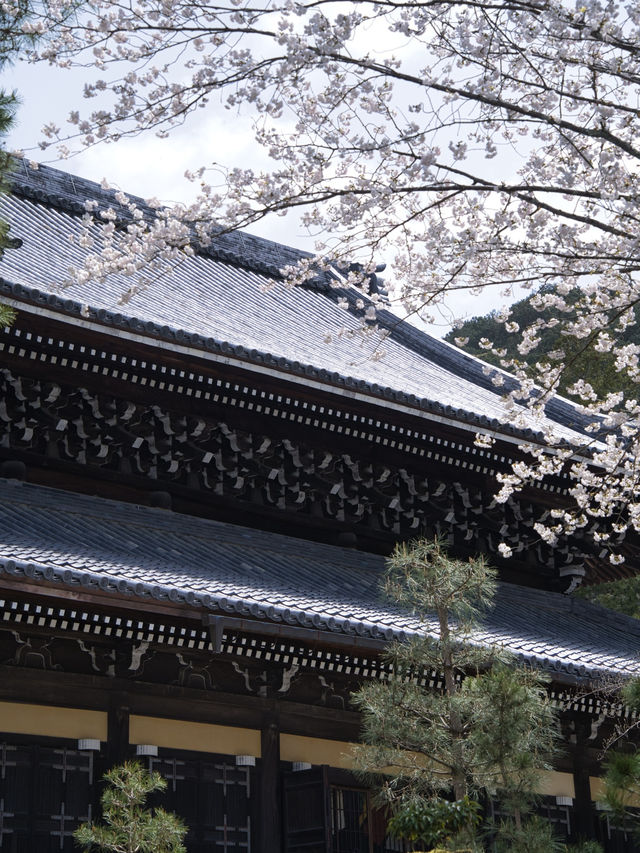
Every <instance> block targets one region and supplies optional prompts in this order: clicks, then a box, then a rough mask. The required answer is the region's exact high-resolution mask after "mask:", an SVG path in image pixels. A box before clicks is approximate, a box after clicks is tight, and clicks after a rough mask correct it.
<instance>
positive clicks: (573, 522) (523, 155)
mask: <svg viewBox="0 0 640 853" xmlns="http://www.w3.org/2000/svg"><path fill="white" fill-rule="evenodd" d="M39 8H40V12H41V15H40V17H39V19H37V20H30V21H29V23H28V27H29V30H30V31H32V32H38V31H39V32H46V33H48V34H49V37H48V38H47V40H46V41H44V42H43V43H41V44H40V45H39V47H38V51H37V52H36V53H34V59H36V60H41V61H48V62H51V63H54V64H57V65H61V66H73V65H84V66H86V68H87V69H90V68H93V69H95V73H94V74H93V75H92V76H91V77H90V78H89V77H88V82H87V84H86V87H85V95H86V97H87V98H88V99H89V108H88V109H87V110H86V111H83V110H81V109H80V108H78V110H77V111H74V112H72V113H71V115H70V116H69V121H70V125H69V128H68V129H66V130H63V129H60V128H58V127H56V126H54V125H49V126H48V127H47V128H46V133H47V136H48V139H47V141H45V143H44V144H45V145H46V144H51V145H58V146H61V147H62V150H63V152H64V151H66V150H68V149H70V148H71V147H72V146H73V145H74V144H83V145H94V144H96V143H97V142H99V141H116V140H118V139H120V138H122V137H123V136H127V135H129V136H131V135H136V134H139V133H142V132H153V133H157V134H160V135H166V134H170V133H171V131H172V129H173V128H175V127H176V126H178V125H182V124H183V123H185V122H189V121H193V120H195V118H196V116H197V115H198V113H199V111H200V110H202V109H205V110H210V109H220V110H221V120H220V121H221V124H220V127H221V132H224V121H225V119H224V115H225V114H224V110H227V111H229V112H228V113H227V116H228V117H229V119H231V118H232V117H233V115H234V114H235V113H236V112H237V111H247V110H248V111H250V113H251V114H252V115H253V116H254V117H255V125H254V126H255V136H256V142H257V144H259V145H261V146H262V147H263V148H264V149H265V150H266V151H267V152H268V154H269V156H270V157H271V160H272V162H273V168H272V169H271V171H269V172H268V173H267V172H258V171H256V170H254V169H252V168H247V167H238V168H235V169H232V170H230V171H227V173H226V174H225V175H224V181H221V180H220V168H219V167H216V165H215V164H214V163H205V164H202V168H200V169H196V170H195V171H194V172H193V173H192V174H191V179H192V180H193V181H194V182H195V183H196V184H199V196H198V198H197V200H196V201H195V202H194V203H193V204H190V205H185V206H182V207H179V208H177V209H175V210H173V211H171V212H170V213H169V212H162V214H161V215H159V216H158V218H157V219H155V220H154V221H148V220H146V219H145V217H143V216H142V215H141V214H140V211H135V210H131V211H130V213H131V217H130V225H129V227H128V228H127V229H125V230H124V232H122V233H118V234H116V235H115V236H114V234H113V233H112V234H111V235H107V236H108V238H109V242H108V244H107V245H106V246H103V247H102V248H101V249H100V250H96V252H95V253H94V255H93V256H92V257H91V259H90V261H89V262H88V264H87V266H86V268H85V269H84V270H81V271H79V275H80V276H81V277H82V276H85V277H86V276H92V277H96V276H97V277H100V276H101V275H107V274H109V273H110V272H112V271H114V270H119V271H124V272H129V273H132V274H136V273H137V272H138V271H139V270H140V268H141V266H142V265H148V264H149V263H151V262H153V261H154V259H157V258H158V257H161V258H162V259H163V260H164V261H167V260H169V261H170V260H172V259H175V258H179V256H180V254H181V253H183V252H184V251H187V252H188V251H192V250H193V246H194V245H196V244H197V242H198V241H200V242H206V241H208V240H210V239H211V238H212V237H213V236H215V234H214V229H213V227H212V224H211V223H213V222H215V223H217V225H216V227H217V228H220V229H227V228H235V227H242V226H246V225H248V224H250V223H253V222H256V221H257V220H259V219H261V218H262V217H264V216H267V215H271V214H285V213H286V212H288V211H294V210H295V211H299V212H300V213H301V215H302V221H303V222H304V223H305V225H306V226H308V228H309V229H310V230H311V232H312V233H314V234H317V235H318V240H319V244H318V258H317V259H315V260H314V261H308V262H305V263H303V264H301V265H299V267H297V268H296V269H288V270H286V271H285V273H286V275H287V277H288V279H289V281H290V282H291V283H292V284H295V283H297V282H299V281H301V280H302V278H304V277H306V276H309V275H312V274H314V272H315V271H317V269H318V268H319V267H324V268H330V269H333V270H338V271H339V270H342V274H343V275H344V276H346V277H347V278H349V279H350V280H351V281H352V282H353V283H356V284H360V285H362V286H366V281H367V277H368V275H369V274H370V273H371V271H372V270H373V269H374V265H375V264H376V263H377V262H378V261H380V260H381V259H382V260H385V261H386V262H388V265H389V268H390V272H389V273H388V281H389V283H390V287H391V289H392V297H393V298H394V299H396V300H398V301H399V303H401V304H402V306H403V307H404V310H405V311H406V312H408V313H410V314H418V315H420V316H423V317H428V316H429V315H430V314H431V313H432V311H433V310H434V307H436V306H437V305H438V304H439V303H440V302H441V301H442V300H443V299H444V298H445V297H446V295H447V294H450V293H452V292H455V291H458V290H465V289H466V290H471V291H472V292H473V293H481V292H482V291H483V290H486V289H488V288H490V289H496V290H498V291H500V292H501V293H503V294H504V298H505V300H508V299H509V298H510V297H511V296H513V295H514V292H515V289H516V288H521V287H524V288H532V289H536V290H537V289H538V288H539V287H540V286H541V285H546V286H545V287H544V288H543V289H542V291H541V292H540V294H539V295H538V296H536V297H535V298H534V300H533V302H534V305H536V306H537V307H538V308H539V309H540V310H541V312H542V311H543V310H546V311H547V314H546V315H545V316H547V317H548V316H549V311H548V309H549V308H552V309H553V311H552V312H551V319H547V320H545V319H543V318H542V316H541V317H539V318H537V319H536V320H535V321H534V322H533V323H532V324H530V325H529V326H528V327H527V328H522V329H521V328H519V327H518V325H517V324H516V323H515V322H514V321H513V320H511V319H510V318H509V314H508V311H506V312H505V313H504V316H503V320H504V322H505V323H506V328H507V330H508V331H510V332H512V333H513V334H514V335H517V336H519V338H520V340H519V352H520V354H522V355H528V354H530V353H532V352H535V351H536V348H537V346H538V343H539V341H540V333H541V331H542V330H543V327H544V325H545V323H553V324H555V325H560V326H561V327H562V333H563V335H566V336H568V337H573V338H575V339H576V340H577V342H578V345H577V346H576V345H575V344H574V345H572V346H571V347H570V351H571V353H572V356H571V357H573V356H574V355H575V353H576V352H580V351H588V350H589V349H591V350H593V351H597V352H601V351H609V350H613V351H615V353H616V364H615V368H616V370H617V371H619V372H620V373H621V374H624V375H625V377H626V379H628V380H629V381H631V382H632V383H633V384H634V385H635V384H637V383H638V381H640V367H639V364H638V354H639V348H638V346H637V345H635V344H624V345H619V346H618V345H617V344H616V341H617V340H618V338H619V336H620V335H621V333H622V332H623V331H624V330H625V329H626V328H627V326H628V325H629V324H630V323H635V322H636V319H635V318H636V314H635V311H634V308H635V305H636V303H637V301H638V299H639V297H640V283H639V278H638V273H639V272H640V246H639V243H640V229H639V227H638V225H639V223H640V190H639V189H638V173H639V166H640V144H639V142H638V140H640V2H639V0H627V2H625V3H620V2H618V0H608V2H607V0H577V2H571V1H570V0H499V2H498V0H359V2H357V3H354V2H350V1H349V2H348V1H347V0H222V2H192V0H119V2H112V0H93V2H92V3H91V4H90V6H88V7H87V8H86V9H85V8H83V7H80V8H76V9H75V10H74V9H73V8H71V7H69V6H68V5H66V4H65V3H64V2H63V0H42V3H41V6H40V7H39ZM87 73H88V75H89V71H87ZM92 104H95V106H92ZM227 120H228V119H227ZM214 148H215V142H214V141H212V149H214ZM125 203H126V202H125ZM88 216H90V214H88ZM104 224H105V227H106V228H107V229H109V228H111V230H112V232H113V231H114V230H117V229H114V227H112V226H113V222H111V223H110V222H106V223H104ZM89 230H90V229H89V225H88V231H89ZM87 240H89V237H87ZM353 260H357V261H358V262H360V264H361V266H360V268H359V271H355V272H354V271H353V269H352V271H351V272H350V273H349V272H346V270H348V269H349V263H350V262H351V261H353ZM336 275H338V273H336ZM576 287H578V288H580V290H579V294H580V295H579V297H576V290H575V288H576ZM379 299H380V295H379V294H377V293H372V294H370V300H371V302H366V303H365V309H364V311H365V313H366V321H367V322H368V321H370V320H371V318H372V316H373V314H374V312H375V309H376V303H377V301H378V300H379ZM459 343H460V345H463V343H464V342H463V341H462V340H460V341H459ZM483 346H486V348H487V350H491V349H492V343H491V341H488V340H487V341H485V342H483ZM568 349H569V348H568ZM497 355H498V356H499V357H503V361H504V365H503V366H504V367H505V368H507V369H508V370H509V371H510V372H512V373H514V374H515V375H516V376H517V377H518V380H519V383H518V384H517V387H513V388H512V387H511V386H510V385H509V384H508V383H507V387H508V388H509V390H508V392H505V393H507V396H509V397H510V400H509V401H508V403H507V404H508V405H511V406H512V410H513V412H514V418H517V417H519V416H521V417H523V418H526V423H527V424H528V425H530V424H531V418H535V417H539V418H540V424H541V425H542V424H543V421H542V414H543V410H544V406H545V403H546V401H547V400H548V397H549V395H550V394H553V393H554V392H555V389H556V387H557V385H558V382H559V380H560V376H561V373H562V371H563V368H564V366H565V362H566V360H567V357H568V356H567V353H566V352H565V351H564V350H563V348H562V347H558V348H557V349H556V350H554V351H551V352H542V353H540V356H539V359H538V360H537V361H536V363H535V366H534V370H533V372H532V370H531V368H530V367H529V366H528V365H527V364H526V362H525V360H524V359H520V360H519V359H517V358H513V357H510V358H505V357H504V356H501V353H500V352H499V351H498V352H497ZM529 360H530V359H529ZM503 381H504V379H503V377H502V375H497V376H496V382H498V383H500V382H503ZM625 384H626V380H625ZM572 394H573V395H574V396H577V397H578V398H579V399H580V400H581V401H582V403H583V405H584V412H583V413H582V415H581V417H582V424H583V427H585V426H586V428H582V431H581V434H580V435H576V438H575V440H574V441H571V440H570V439H569V438H567V437H563V439H562V441H560V440H559V439H558V438H557V436H556V435H554V434H553V431H552V430H548V431H547V434H546V436H545V440H544V441H543V442H541V443H539V444H532V445H531V446H530V447H529V448H528V451H529V453H530V462H529V463H519V464H518V466H516V468H514V470H513V472H512V473H511V474H509V475H506V476H504V477H503V482H502V484H501V486H502V487H501V490H500V492H499V495H498V499H499V500H506V499H507V498H508V496H509V495H510V494H511V493H512V492H513V491H514V490H516V489H519V488H520V487H522V486H523V485H524V484H526V483H531V482H533V483H538V482H540V481H541V480H543V479H545V478H547V477H550V476H555V475H557V474H558V473H560V472H567V471H568V472H570V474H571V475H572V478H573V479H572V483H573V485H572V487H571V489H570V504H568V505H567V507H565V508H564V509H562V510H560V509H559V510H557V512H556V513H555V515H553V516H552V517H550V518H549V519H547V520H546V521H545V522H544V523H540V524H539V525H538V532H539V533H540V535H541V536H542V537H543V538H545V539H547V540H548V541H551V542H553V541H555V539H556V538H557V537H558V536H560V535H565V534H566V533H569V534H571V533H572V532H575V531H576V530H577V529H579V528H584V527H589V526H590V525H591V523H592V522H593V520H594V519H599V518H602V517H606V518H608V519H611V520H612V523H611V524H610V525H609V529H608V532H604V531H602V530H601V531H600V532H599V533H598V534H597V535H598V536H599V537H600V539H601V541H602V545H603V548H610V549H611V559H612V561H614V562H618V561H621V560H622V556H621V555H620V553H618V552H617V550H616V547H615V545H616V542H617V541H618V540H619V539H620V537H621V536H622V535H623V534H624V532H625V530H626V529H627V528H628V526H629V525H630V526H631V527H632V528H634V529H635V530H640V499H639V498H638V495H639V494H640V489H639V485H640V484H639V467H640V466H639V463H640V403H638V400H637V399H636V397H637V396H638V395H635V394H633V393H631V394H624V393H622V392H620V393H609V394H605V395H599V394H598V393H596V391H595V390H594V389H593V388H591V386H590V385H589V384H588V383H587V382H585V381H582V380H579V381H577V382H576V383H575V384H574V386H573V387H572ZM521 409H527V412H526V415H518V412H520V411H521ZM541 428H542V427H541ZM481 440H483V441H485V442H486V441H488V439H487V438H484V439H481ZM614 540H615V541H614ZM504 553H505V555H508V549H506V546H505V550H504Z"/></svg>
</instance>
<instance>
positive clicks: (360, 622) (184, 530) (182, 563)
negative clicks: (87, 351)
mask: <svg viewBox="0 0 640 853" xmlns="http://www.w3.org/2000/svg"><path fill="white" fill-rule="evenodd" d="M383 567H384V561H383V559H382V558H381V557H378V556H374V555H371V554H365V553H362V552H358V551H352V550H348V549H344V548H338V547H333V546H328V545H320V544H317V543H313V542H308V541H304V540H298V539H293V538H291V537H287V536H281V535H277V534H273V533H266V532H262V531H256V530H251V529H248V528H243V527H240V526H237V525H231V524H222V523H219V522H214V521H209V520H205V519H198V518H191V517H189V516H184V515H178V514H174V513H172V512H168V511H166V510H160V509H150V508H144V507H132V505H131V504H121V503H118V502H116V501H108V500H104V499H101V498H95V497H88V496H85V495H77V494H72V493H68V492H61V491H58V490H55V489H49V488H45V487H41V486H34V485H28V484H24V483H18V482H16V481H6V480H0V574H1V573H2V572H5V573H7V574H9V575H19V576H20V575H26V576H28V577H31V578H35V579H38V578H40V579H47V580H49V581H57V582H60V583H65V584H74V585H82V586H85V587H88V588H96V589H104V590H106V591H108V592H111V593H114V594H119V595H123V594H126V595H132V596H140V597H143V598H146V599H157V600H164V601H166V600H171V601H183V602H185V601H186V602H188V603H190V604H192V605H194V606H199V607H202V608H205V609H207V610H210V611H211V612H214V613H215V612H222V613H233V614H238V615H242V616H249V617H251V616H257V617H259V618H266V619H270V620H272V621H273V620H275V621H281V622H285V623H288V624H292V625H296V624H297V625H303V626H307V627H315V628H320V629H323V630H333V631H336V632H338V633H340V632H342V633H346V634H357V635H363V636H373V637H380V636H390V635H392V634H401V633H402V632H403V631H405V632H406V631H409V632H413V631H417V630H425V629H426V630H428V629H429V624H427V625H426V626H425V625H423V626H421V625H420V624H419V623H418V622H417V621H416V619H415V618H414V617H412V616H411V615H410V614H408V613H406V612H402V611H400V610H398V609H397V608H394V607H393V606H391V605H389V604H388V603H386V602H385V601H383V600H382V599H381V597H380V594H379V591H378V583H379V579H380V576H381V573H382V571H383ZM433 624H435V623H433ZM476 640H477V642H479V643H481V644H483V645H485V644H495V643H499V644H502V645H504V646H505V647H507V648H509V649H511V650H512V651H513V652H515V653H516V654H518V655H521V656H522V658H523V659H526V660H528V661H530V662H532V663H533V664H535V665H538V666H543V667H544V668H546V669H548V670H550V671H551V672H552V673H564V674H565V675H567V674H569V675H571V674H574V675H575V674H576V673H580V672H583V673H584V674H585V675H589V676H596V675H598V674H599V673H601V672H603V671H609V672H611V671H613V672H622V673H632V672H634V673H638V672H640V662H639V660H638V650H639V649H640V622H639V621H636V620H634V619H630V618H628V617H626V616H622V615H620V614H617V613H614V612H612V611H609V610H606V609H605V608H603V607H599V606H597V605H593V604H590V603H587V602H584V601H580V600H577V599H573V598H570V597H567V596H563V595H560V594H558V593H550V592H545V591H542V590H532V589H525V588H524V587H518V586H515V585H513V584H501V585H500V587H499V593H498V597H497V601H496V605H495V607H494V609H493V610H492V611H491V612H490V613H489V614H488V615H487V617H486V620H485V623H484V625H483V626H482V628H481V629H480V630H479V631H478V632H477V636H476ZM581 668H582V669H581Z"/></svg>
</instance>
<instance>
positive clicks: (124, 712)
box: [105, 693, 129, 768]
mask: <svg viewBox="0 0 640 853" xmlns="http://www.w3.org/2000/svg"><path fill="white" fill-rule="evenodd" d="M105 758H106V765H107V768H110V767H114V766H115V765H116V764H122V762H123V761H126V760H127V758H129V700H128V697H127V695H126V694H124V693H122V694H120V693H118V694H115V695H112V696H110V697H109V708H108V715H107V749H106V755H105Z"/></svg>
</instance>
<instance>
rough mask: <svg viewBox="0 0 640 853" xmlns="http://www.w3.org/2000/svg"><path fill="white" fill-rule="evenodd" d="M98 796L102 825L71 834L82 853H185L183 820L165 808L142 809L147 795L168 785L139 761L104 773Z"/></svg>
mask: <svg viewBox="0 0 640 853" xmlns="http://www.w3.org/2000/svg"><path fill="white" fill-rule="evenodd" d="M104 780H105V782H106V788H105V790H104V792H103V794H102V797H101V803H102V815H103V819H104V824H103V825H102V826H99V825H97V824H94V823H85V824H82V826H80V827H78V829H77V830H76V831H75V833H74V838H75V840H76V842H77V843H78V844H79V845H80V847H82V848H83V850H84V851H85V853H91V851H98V850H100V851H105V853H186V847H185V846H184V844H183V843H182V841H183V839H184V836H185V834H186V832H187V829H186V827H185V826H184V824H183V823H182V821H181V820H180V819H179V818H178V817H176V816H175V815H174V814H170V813H168V812H166V811H164V809H148V808H145V802H146V800H147V797H148V796H149V794H151V793H153V792H154V791H162V790H164V789H165V788H166V787H167V783H166V782H165V780H164V779H163V778H162V776H161V775H160V774H159V773H148V772H147V771H146V770H145V769H144V768H143V767H142V766H141V765H140V764H139V763H138V762H135V761H133V762H125V763H124V764H123V765H122V766H119V767H114V768H113V769H111V770H109V772H108V773H106V774H105V776H104Z"/></svg>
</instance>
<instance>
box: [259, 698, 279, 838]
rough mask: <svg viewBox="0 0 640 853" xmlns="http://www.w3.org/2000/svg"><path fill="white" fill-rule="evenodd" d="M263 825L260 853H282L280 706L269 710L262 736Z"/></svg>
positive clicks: (261, 803)
mask: <svg viewBox="0 0 640 853" xmlns="http://www.w3.org/2000/svg"><path fill="white" fill-rule="evenodd" d="M260 744H261V750H262V760H261V762H260V818H259V820H260V826H259V838H260V841H259V848H258V849H259V850H260V851H261V853H280V850H281V833H282V814H281V812H282V808H281V800H282V795H281V790H280V773H279V766H280V726H279V721H278V714H277V710H276V709H275V708H274V710H273V711H270V712H268V713H266V714H265V715H264V717H263V720H262V733H261V738H260Z"/></svg>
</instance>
